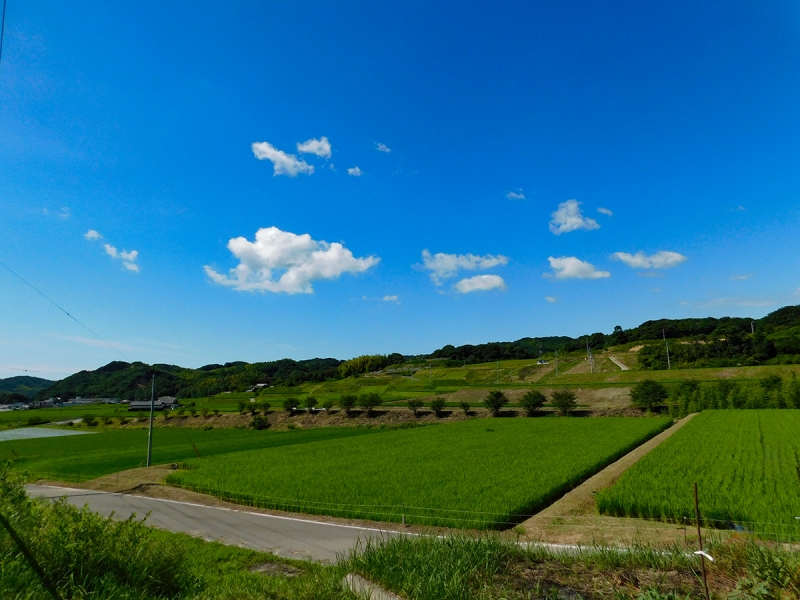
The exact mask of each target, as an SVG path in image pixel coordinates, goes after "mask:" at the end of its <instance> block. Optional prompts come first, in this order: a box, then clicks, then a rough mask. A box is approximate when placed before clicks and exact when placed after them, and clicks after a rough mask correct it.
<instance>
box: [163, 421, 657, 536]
mask: <svg viewBox="0 0 800 600" xmlns="http://www.w3.org/2000/svg"><path fill="white" fill-rule="evenodd" d="M669 423H670V420H669V419H663V418H652V419H643V418H591V419H581V418H539V419H491V420H486V419H480V420H471V421H464V422H460V423H452V424H446V425H436V426H431V427H423V428H418V429H410V430H400V431H390V432H386V433H382V434H381V435H376V436H367V437H361V438H358V439H343V440H330V441H326V442H324V443H322V442H320V443H309V444H303V445H302V446H295V447H288V446H286V447H282V448H270V449H265V450H255V451H249V452H237V453H234V454H227V455H224V456H212V457H208V458H201V459H191V460H188V461H186V466H187V468H188V469H189V470H184V471H178V472H176V473H173V474H171V475H170V476H169V477H168V482H170V483H173V484H175V485H180V486H183V487H187V488H190V489H195V490H198V491H205V492H207V493H212V494H215V495H220V496H223V497H225V498H228V499H231V500H235V501H239V502H244V503H248V504H253V505H257V506H262V507H273V508H281V509H287V510H298V511H302V512H309V513H318V514H330V515H337V516H343V517H349V518H365V519H374V520H383V521H400V520H401V519H402V515H403V513H405V515H406V518H407V522H409V523H415V524H429V525H446V526H455V527H459V526H461V527H477V528H485V527H503V526H505V525H507V524H509V523H510V522H515V521H517V520H519V518H520V515H524V514H527V513H529V512H530V511H532V510H534V509H536V508H538V507H541V506H542V505H544V504H546V503H548V502H549V501H551V500H553V499H554V498H556V497H557V496H559V495H561V494H562V493H564V492H565V491H567V490H568V489H569V488H570V487H571V486H572V485H573V484H575V483H576V482H579V481H581V480H583V479H585V478H586V477H587V476H589V475H591V474H593V473H595V472H596V471H597V470H599V469H600V468H602V467H603V466H605V465H606V464H608V463H609V462H611V461H613V460H614V459H615V458H617V457H619V456H620V455H622V454H624V453H626V452H627V451H628V450H629V449H631V448H633V447H635V446H636V445H638V444H640V443H641V442H643V441H644V440H645V439H648V438H649V437H651V436H653V435H655V434H656V433H658V432H659V431H661V430H662V429H664V428H665V427H667V426H668V425H669ZM403 505H405V508H404V509H403V508H402V506H403Z"/></svg>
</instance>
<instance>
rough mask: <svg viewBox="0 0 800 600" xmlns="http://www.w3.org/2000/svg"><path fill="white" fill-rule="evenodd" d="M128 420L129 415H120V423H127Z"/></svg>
mask: <svg viewBox="0 0 800 600" xmlns="http://www.w3.org/2000/svg"><path fill="white" fill-rule="evenodd" d="M128 421H129V419H128V417H120V418H119V424H120V425H127V424H128Z"/></svg>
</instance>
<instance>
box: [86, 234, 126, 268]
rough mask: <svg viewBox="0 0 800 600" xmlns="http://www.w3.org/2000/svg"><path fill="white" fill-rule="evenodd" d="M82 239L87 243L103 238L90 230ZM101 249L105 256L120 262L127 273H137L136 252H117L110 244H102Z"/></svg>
mask: <svg viewBox="0 0 800 600" xmlns="http://www.w3.org/2000/svg"><path fill="white" fill-rule="evenodd" d="M83 237H84V238H86V239H87V240H89V241H94V240H99V239H101V238H102V237H103V236H102V235H100V233H99V232H98V231H95V230H94V229H90V230H89V231H87V232H86V233H84V234H83ZM103 248H105V251H106V254H108V255H109V256H110V257H111V258H113V259H114V260H121V261H122V265H123V266H124V267H125V268H126V269H128V270H129V271H135V272H136V273H138V272H139V265H137V264H136V259H137V258H138V257H139V251H138V250H131V251H130V252H128V251H127V250H122V251H120V250H117V248H116V247H114V246H112V245H111V244H103Z"/></svg>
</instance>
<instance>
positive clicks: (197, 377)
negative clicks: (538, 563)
mask: <svg viewBox="0 0 800 600" xmlns="http://www.w3.org/2000/svg"><path fill="white" fill-rule="evenodd" d="M664 337H666V340H667V342H668V343H669V353H670V363H671V366H672V368H691V367H702V366H736V365H758V364H775V363H800V306H786V307H784V308H781V309H779V310H776V311H774V312H772V313H770V314H768V315H767V316H765V317H763V318H761V319H749V318H740V317H723V318H719V319H717V318H712V317H707V318H698V319H658V320H652V321H646V322H645V323H642V324H641V325H639V326H637V327H633V328H631V329H622V327H615V328H614V331H613V332H611V333H609V334H604V333H593V334H590V335H586V336H582V337H579V338H572V337H567V336H551V337H541V338H533V337H525V338H521V339H519V340H517V341H514V342H490V343H487V344H476V345H463V346H458V347H456V346H452V345H447V346H444V347H442V348H439V349H438V350H435V351H434V352H432V353H431V354H428V355H419V356H403V355H401V354H397V353H394V354H387V355H379V356H365V357H357V358H353V359H350V360H347V361H341V360H338V359H335V358H314V359H310V360H300V361H296V360H292V359H288V358H287V359H282V360H276V361H270V362H258V363H246V362H229V363H225V364H210V365H205V366H203V367H200V368H198V369H188V368H184V367H179V366H175V365H166V364H155V365H147V364H145V363H141V362H134V363H127V362H121V361H115V362H111V363H109V364H107V365H105V366H103V367H100V368H99V369H96V370H94V371H81V372H80V373H76V374H74V375H71V376H69V377H67V378H66V379H63V380H62V381H58V382H55V383H52V384H51V385H47V387H45V388H43V389H42V388H39V391H34V392H28V393H27V394H26V395H27V396H33V395H35V397H36V398H39V399H42V398H50V397H61V398H72V397H75V396H82V397H84V398H88V397H95V398H96V397H116V398H120V399H137V398H145V397H147V396H148V395H149V393H150V384H151V381H152V378H153V376H154V375H155V377H156V381H157V389H156V394H157V395H160V396H177V397H180V398H191V397H205V396H211V395H214V394H218V393H220V392H225V391H243V390H246V389H249V388H251V387H253V386H254V385H256V384H265V385H273V386H297V385H300V384H302V383H306V382H322V381H326V380H330V379H341V378H343V377H348V376H351V375H358V374H360V373H365V372H370V371H372V370H375V369H383V368H385V367H387V366H391V365H396V364H398V363H400V362H403V361H407V360H410V361H415V362H420V361H425V360H430V359H437V360H440V361H443V362H444V364H445V365H452V366H457V365H460V364H464V363H466V364H474V363H481V362H489V361H495V360H508V359H532V358H538V357H539V356H540V354H542V353H543V354H544V355H548V354H549V355H551V356H552V353H553V352H555V351H558V352H559V353H565V354H567V353H570V352H584V351H585V350H586V346H587V344H588V345H589V347H590V348H591V349H592V351H594V352H598V351H602V350H604V349H608V348H613V347H623V348H630V347H631V346H634V345H635V346H640V349H639V368H641V369H666V368H667V344H665V343H664V340H663V338H664ZM22 379H26V380H28V379H29V380H37V379H38V378H24V377H22V378H9V379H5V380H0V386H2V385H3V382H9V381H11V380H22ZM38 381H40V382H46V381H47V380H38ZM16 383H17V384H19V381H17V382H16ZM47 383H48V384H50V383H51V382H47ZM29 384H30V382H29ZM29 384H28V385H29ZM6 385H12V384H8V383H6ZM2 389H4V388H2V387H0V390H2ZM0 401H2V399H0Z"/></svg>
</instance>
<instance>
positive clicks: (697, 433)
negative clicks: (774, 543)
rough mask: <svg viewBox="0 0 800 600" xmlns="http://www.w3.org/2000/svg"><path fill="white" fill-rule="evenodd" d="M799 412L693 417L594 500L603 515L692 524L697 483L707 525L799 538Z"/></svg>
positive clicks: (725, 412) (723, 412) (781, 538)
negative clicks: (686, 521) (684, 521)
mask: <svg viewBox="0 0 800 600" xmlns="http://www.w3.org/2000/svg"><path fill="white" fill-rule="evenodd" d="M798 464H800V411H796V410H780V411H779V410H752V411H750V410H748V411H736V410H720V411H713V410H712V411H706V412H703V413H701V414H699V415H697V416H696V417H694V418H693V419H692V420H691V421H690V422H689V423H687V424H686V425H685V426H684V427H683V428H682V429H681V430H680V431H678V432H677V433H676V434H675V435H674V436H672V437H671V438H669V439H668V440H666V441H665V442H664V443H663V444H661V445H660V446H659V447H658V448H656V449H655V450H653V451H652V452H650V453H649V454H648V455H647V456H645V457H644V458H643V459H642V460H640V461H639V462H638V463H636V465H634V466H633V467H631V468H630V469H629V470H628V471H627V472H626V473H624V474H623V475H622V477H620V479H619V480H618V481H617V483H616V484H615V485H614V486H613V487H611V488H609V489H606V490H603V491H601V492H600V493H599V494H598V495H597V507H598V509H599V510H600V512H602V513H605V514H611V515H617V516H635V517H647V518H656V519H667V520H674V521H678V522H680V521H682V520H683V519H684V518H687V519H689V520H693V519H694V497H693V493H692V485H693V484H694V483H695V482H696V483H698V486H699V496H700V511H701V514H702V517H703V519H704V521H705V523H706V525H708V526H711V527H721V528H738V529H743V530H745V531H748V532H752V533H754V534H756V535H761V536H766V537H769V538H772V539H777V540H778V541H790V540H794V541H797V540H800V526H799V525H800V523H799V522H798V521H797V519H795V517H798V516H800V480H798V474H797V471H796V467H797V466H798Z"/></svg>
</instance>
